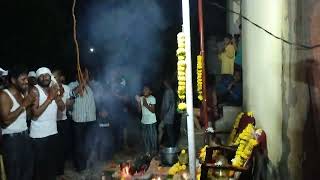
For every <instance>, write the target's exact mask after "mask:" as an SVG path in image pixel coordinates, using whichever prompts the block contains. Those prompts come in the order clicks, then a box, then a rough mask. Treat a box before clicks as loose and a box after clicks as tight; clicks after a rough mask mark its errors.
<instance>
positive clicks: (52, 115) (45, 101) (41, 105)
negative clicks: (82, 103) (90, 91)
mask: <svg viewBox="0 0 320 180" xmlns="http://www.w3.org/2000/svg"><path fill="white" fill-rule="evenodd" d="M36 75H37V78H38V84H37V85H35V86H34V88H33V89H32V90H31V92H30V93H32V94H34V96H35V97H36V100H35V103H34V105H33V106H32V115H33V117H32V120H31V126H30V137H31V138H32V139H33V145H34V148H35V149H34V152H35V174H34V179H35V180H54V179H55V178H56V159H57V157H56V156H57V148H58V147H57V140H56V138H57V133H58V131H57V113H58V110H60V111H63V110H64V108H65V105H64V103H63V101H62V99H61V96H60V95H59V88H58V85H57V84H52V82H54V79H53V78H52V74H51V71H50V70H49V69H48V68H45V67H42V68H39V69H38V70H37V72H36Z"/></svg>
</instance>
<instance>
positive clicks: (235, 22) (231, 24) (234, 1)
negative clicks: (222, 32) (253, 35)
mask: <svg viewBox="0 0 320 180" xmlns="http://www.w3.org/2000/svg"><path fill="white" fill-rule="evenodd" d="M240 4H241V3H240V0H227V7H228V9H230V10H232V11H235V12H238V13H240ZM240 23H241V22H240V16H239V15H238V14H235V13H232V12H229V11H228V12H227V31H228V33H230V34H232V35H233V34H239V33H240V30H239V25H240Z"/></svg>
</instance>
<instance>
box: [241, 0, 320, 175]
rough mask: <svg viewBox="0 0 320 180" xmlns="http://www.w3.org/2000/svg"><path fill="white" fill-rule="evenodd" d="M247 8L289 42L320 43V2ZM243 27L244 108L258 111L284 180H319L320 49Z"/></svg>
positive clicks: (247, 4) (285, 0) (289, 0)
mask: <svg viewBox="0 0 320 180" xmlns="http://www.w3.org/2000/svg"><path fill="white" fill-rule="evenodd" d="M242 5H243V6H242V7H241V8H242V12H243V14H244V15H245V16H247V17H248V18H249V19H251V20H253V21H254V22H256V23H257V24H259V25H261V26H262V27H265V28H266V29H268V30H269V31H271V32H272V33H274V34H276V35H278V36H280V37H282V38H284V39H287V40H289V41H291V42H298V43H303V44H319V43H320V21H319V19H320V2H319V1H317V0H304V1H300V0H281V1H279V0H268V1H249V0H244V1H243V4H242ZM242 24H243V32H242V36H243V50H244V52H243V63H244V64H243V66H244V68H243V69H244V108H245V109H246V110H249V111H254V113H255V114H256V118H257V126H258V127H262V128H263V129H264V130H265V131H266V132H267V136H268V149H269V157H270V159H271V162H272V164H273V166H275V167H276V169H277V170H278V178H279V179H286V180H287V179H289V180H291V179H293V180H299V179H319V178H320V172H319V170H318V163H317V162H319V160H320V157H319V152H320V149H319V148H320V141H319V139H320V121H319V119H320V92H319V88H320V55H319V54H320V48H317V49H314V50H301V49H299V48H297V47H295V46H292V45H288V44H286V43H283V42H280V41H279V40H276V39H274V38H273V37H271V36H270V35H267V34H266V33H265V32H263V31H261V30H259V29H257V28H255V27H254V26H253V25H252V24H249V23H247V22H246V21H245V20H243V22H242ZM309 61H311V63H310V62H309ZM306 75H307V76H306ZM307 77H308V78H307ZM308 79H311V81H307V80H308ZM309 87H310V92H311V95H312V98H311V99H312V101H313V107H314V108H312V110H311V111H310V110H309V103H310V102H309V99H310V93H309ZM309 112H312V116H308V115H310V114H311V113H309Z"/></svg>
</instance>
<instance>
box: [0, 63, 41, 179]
mask: <svg viewBox="0 0 320 180" xmlns="http://www.w3.org/2000/svg"><path fill="white" fill-rule="evenodd" d="M27 89H28V78H27V71H26V70H25V69H24V68H22V67H14V68H13V69H11V70H10V82H9V87H8V88H7V89H4V90H0V123H1V130H2V142H1V150H2V155H3V159H4V169H5V173H6V176H7V179H8V180H11V179H14V180H15V179H17V180H18V179H19V180H31V179H32V175H33V157H32V156H33V152H32V144H31V139H30V137H29V134H28V127H27V122H26V121H27V113H26V109H27V108H28V107H30V106H31V105H32V103H33V102H34V100H35V97H32V96H30V95H27V96H26V95H25V92H26V91H27Z"/></svg>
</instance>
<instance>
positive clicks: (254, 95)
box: [241, 0, 283, 165]
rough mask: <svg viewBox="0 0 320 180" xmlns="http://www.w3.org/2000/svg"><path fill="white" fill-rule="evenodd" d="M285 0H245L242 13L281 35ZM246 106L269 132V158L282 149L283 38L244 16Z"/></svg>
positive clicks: (277, 158)
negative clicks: (279, 38)
mask: <svg viewBox="0 0 320 180" xmlns="http://www.w3.org/2000/svg"><path fill="white" fill-rule="evenodd" d="M282 4H283V0H265V1H262V0H254V1H252V0H243V1H242V7H241V8H242V13H243V15H244V16H246V17H248V18H249V19H251V20H252V21H253V22H255V23H257V24H259V25H261V26H262V27H264V28H266V29H267V30H268V31H270V32H272V33H273V34H275V35H277V36H280V37H281V23H282V19H283V17H282ZM242 37H243V40H242V43H243V79H244V82H243V83H244V84H243V90H244V98H243V99H244V104H243V105H244V108H245V110H246V111H253V112H254V114H255V118H256V121H257V127H260V128H262V129H264V130H265V131H266V133H267V141H268V152H269V158H270V160H271V161H272V163H273V164H275V165H276V164H278V162H279V161H280V158H281V153H282V86H281V81H282V42H281V41H280V40H278V39H275V38H274V37H272V36H270V35H269V34H267V33H266V32H264V31H263V30H261V29H259V28H257V27H255V26H254V25H252V24H251V23H249V22H248V21H246V20H244V19H242Z"/></svg>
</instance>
